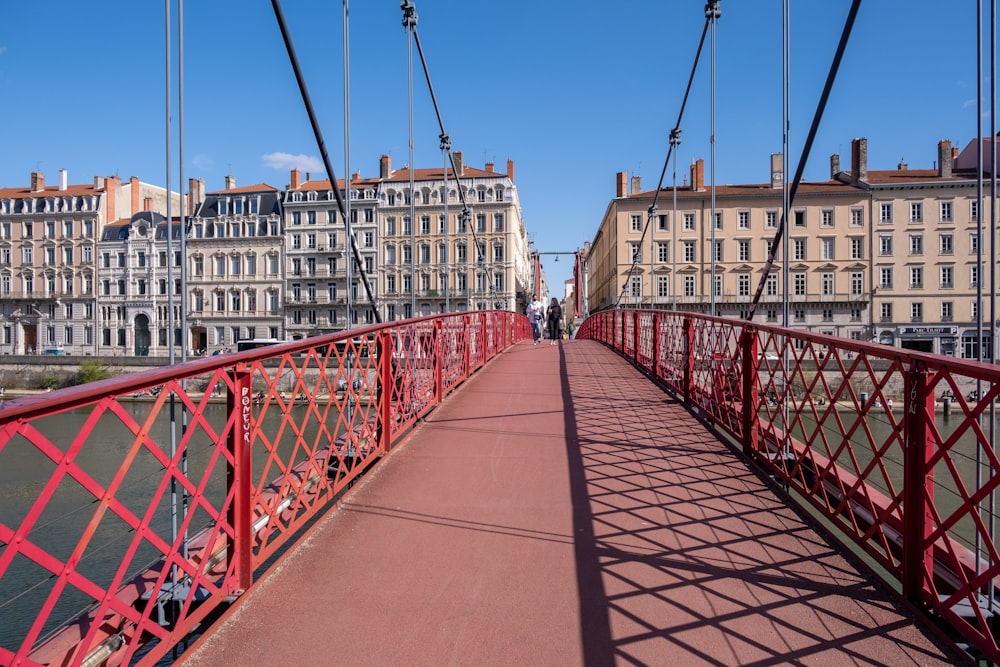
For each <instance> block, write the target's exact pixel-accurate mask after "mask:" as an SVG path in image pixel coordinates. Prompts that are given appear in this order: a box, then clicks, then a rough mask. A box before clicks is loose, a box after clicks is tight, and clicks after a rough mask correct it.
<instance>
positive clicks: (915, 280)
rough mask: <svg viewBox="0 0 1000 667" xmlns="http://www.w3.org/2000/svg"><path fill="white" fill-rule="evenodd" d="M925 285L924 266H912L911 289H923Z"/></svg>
mask: <svg viewBox="0 0 1000 667" xmlns="http://www.w3.org/2000/svg"><path fill="white" fill-rule="evenodd" d="M923 287H924V267H922V266H911V267H910V289H923Z"/></svg>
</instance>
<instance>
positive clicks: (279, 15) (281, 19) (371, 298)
mask: <svg viewBox="0 0 1000 667" xmlns="http://www.w3.org/2000/svg"><path fill="white" fill-rule="evenodd" d="M271 7H273V8H274V17H275V18H276V19H277V20H278V28H279V29H280V30H281V38H282V40H284V42H285V50H286V51H287V52H288V60H289V62H290V63H291V65H292V71H293V72H294V73H295V81H296V82H297V83H298V85H299V93H301V95H302V103H303V104H304V105H305V107H306V114H307V115H308V116H309V124H310V125H311V126H312V130H313V136H315V138H316V146H317V147H318V148H319V153H320V156H321V157H322V158H323V167H324V168H325V169H326V173H327V175H328V176H329V177H330V185H331V189H332V190H333V196H334V198H335V199H336V200H337V208H338V209H339V210H340V214H341V215H342V216H344V220H347V209H346V207H345V205H344V197H343V195H342V194H341V193H340V188H339V187H337V176H336V173H335V172H334V170H333V165H332V164H331V163H330V155H329V153H327V150H326V142H324V141H323V132H322V131H321V130H320V127H319V121H318V120H317V118H316V112H315V111H314V110H313V105H312V101H311V99H310V97H309V90H308V89H307V88H306V82H305V79H304V78H303V76H302V68H301V67H299V59H298V57H297V56H296V55H295V46H294V45H293V44H292V38H291V35H290V34H289V32H288V25H287V24H286V23H285V15H284V13H283V12H282V11H281V0H271ZM344 189H345V190H347V191H348V193H350V189H351V180H350V174H347V175H346V176H345V177H344ZM347 238H348V241H349V242H350V244H351V252H352V255H353V256H354V264H355V266H356V267H357V269H358V274H359V275H360V276H361V282H362V283H363V284H364V286H365V293H366V294H367V295H368V302H369V304H370V305H371V310H372V315H373V316H374V319H375V323H376V324H381V323H382V317H381V315H379V312H378V303H377V302H376V300H375V292H374V290H373V289H372V286H371V282H370V281H369V279H368V272H367V271H365V265H364V262H362V261H361V252H360V251H359V250H358V243H357V240H355V238H354V237H353V236H352V235H350V234H349V235H348V237H347ZM348 289H350V285H348Z"/></svg>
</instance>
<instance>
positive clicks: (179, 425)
mask: <svg viewBox="0 0 1000 667" xmlns="http://www.w3.org/2000/svg"><path fill="white" fill-rule="evenodd" d="M528 337H530V327H529V326H528V323H527V320H526V318H525V317H524V316H522V315H512V314H511V313H494V312H477V313H474V314H472V313H459V314H453V315H442V316H435V317H429V318H421V319H418V320H410V321H408V322H402V323H397V324H394V325H392V326H375V327H367V328H364V329H358V330H357V333H356V334H354V335H351V336H348V335H347V334H340V335H330V336H324V337H317V338H315V339H308V340H305V341H299V342H290V343H286V344H282V345H278V346H275V347H273V348H263V349H257V350H252V351H249V352H239V353H235V354H228V355H221V356H217V357H211V358H204V359H199V360H194V361H191V362H188V363H186V364H180V365H175V366H173V367H166V368H163V369H159V370H153V371H147V372H143V373H138V374H135V375H132V376H127V377H124V376H123V377H120V378H114V379H112V380H108V381H105V382H102V383H95V384H93V385H86V386H83V387H78V388H71V389H67V390H62V391H58V392H52V393H51V394H46V395H44V396H41V397H38V398H35V399H24V400H19V401H7V402H6V403H0V493H2V501H3V502H0V619H3V621H2V622H0V663H3V664H8V663H20V664H26V665H27V664H56V663H59V664H61V663H69V662H72V661H73V660H74V656H77V657H78V658H79V659H82V656H84V655H86V654H87V653H89V652H90V651H92V650H94V649H95V648H96V647H98V645H100V644H101V643H102V642H110V643H111V645H113V646H115V647H118V649H117V652H116V654H115V660H120V661H124V662H130V661H132V660H133V658H134V657H135V656H137V655H138V654H140V653H141V655H143V656H144V658H143V659H148V660H153V661H155V659H156V658H157V657H158V656H162V655H164V654H165V653H166V652H167V651H169V649H170V647H171V646H173V645H174V644H176V643H177V642H178V641H180V640H181V639H183V637H184V636H185V635H186V634H187V633H188V632H189V631H190V630H191V629H193V628H194V627H195V626H197V625H198V623H199V622H200V621H201V620H202V619H204V618H205V617H206V615H208V614H209V613H210V612H212V611H213V610H215V609H217V608H218V607H219V606H220V605H222V604H224V603H225V601H226V600H228V599H229V598H230V597H231V596H232V595H235V594H239V593H240V592H241V591H242V590H243V589H244V588H245V587H246V586H247V585H248V584H249V583H250V582H251V579H252V571H253V569H255V568H258V567H260V566H262V565H263V564H264V563H265V562H267V561H268V559H269V558H271V557H273V556H274V555H275V554H277V553H278V552H279V550H280V549H283V548H284V547H285V546H286V545H287V544H289V543H290V542H291V540H292V538H293V537H294V535H295V534H296V532H297V531H298V530H299V529H300V528H301V527H303V526H304V525H305V524H306V523H307V522H308V521H309V520H310V519H311V518H313V517H314V516H316V515H317V514H318V513H320V512H323V511H325V509H326V508H327V507H329V504H330V502H332V501H333V500H334V499H336V498H338V497H339V496H340V495H341V494H343V493H344V492H346V491H347V490H348V489H349V488H350V486H351V484H352V483H353V482H354V481H356V480H357V479H358V478H359V477H360V475H362V474H363V473H364V471H365V470H367V469H368V468H369V467H370V466H371V465H372V464H374V463H375V462H376V461H377V460H378V459H379V458H380V457H381V456H383V455H384V454H385V453H386V449H387V448H388V447H390V446H391V444H392V443H393V442H395V441H396V440H397V439H398V438H399V437H401V435H402V434H403V433H405V432H406V431H407V430H408V429H409V428H410V427H412V426H413V424H414V423H415V422H416V420H417V419H419V418H420V417H421V416H422V415H424V414H426V413H427V412H428V411H429V410H431V409H432V408H433V406H434V405H436V403H437V401H439V400H440V399H441V397H442V396H444V395H445V394H446V393H447V392H448V391H450V390H453V389H454V388H455V387H457V386H458V385H459V384H461V382H462V381H464V380H465V379H466V378H467V377H468V376H469V373H470V372H471V371H472V370H473V369H475V368H478V367H480V366H482V365H483V364H484V363H485V362H486V361H487V360H488V359H489V358H491V357H492V355H494V354H496V353H498V352H501V351H502V350H503V348H504V346H505V345H509V344H513V343H516V342H518V341H520V340H525V339H527V338H528ZM384 378H389V380H388V385H387V386H384V382H383V379H384ZM386 422H388V423H386ZM244 456H245V457H246V458H245V461H246V462H245V463H244V458H243V457H244ZM236 480H245V481H244V482H243V483H244V484H245V485H246V486H245V488H246V490H247V491H246V493H245V494H244V493H243V492H242V491H241V489H242V488H244V487H242V486H240V485H239V484H237V483H236ZM241 517H242V518H241ZM241 522H242V523H241ZM241 554H243V555H241ZM244 557H245V560H244ZM244 563H245V565H244ZM246 566H249V568H250V571H249V572H244V571H243V570H244V568H245V567H246ZM248 577H249V578H248Z"/></svg>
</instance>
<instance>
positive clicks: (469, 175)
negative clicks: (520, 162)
mask: <svg viewBox="0 0 1000 667" xmlns="http://www.w3.org/2000/svg"><path fill="white" fill-rule="evenodd" d="M454 156H455V169H454V170H452V169H451V168H449V169H448V170H447V173H445V170H444V168H443V167H441V168H430V169H415V170H414V171H413V195H412V199H411V191H410V170H409V169H408V168H405V167H404V168H403V169H396V170H394V169H393V168H392V162H391V159H390V158H389V156H382V158H381V162H380V174H379V193H378V201H379V209H378V215H379V220H380V232H381V235H380V238H379V251H380V256H379V263H378V276H379V284H380V286H381V290H380V300H381V307H382V308H383V315H384V318H385V319H386V320H390V321H391V320H398V319H405V318H408V317H414V316H421V315H430V314H434V313H443V312H454V311H464V310H484V309H493V308H499V309H505V310H518V311H520V310H523V309H524V307H525V306H526V305H527V299H529V298H530V296H531V295H530V294H528V292H529V291H530V289H531V264H530V255H529V251H528V240H527V234H526V233H525V229H524V220H523V218H522V216H521V205H520V200H519V198H518V195H517V188H516V187H515V185H514V163H513V161H511V160H508V161H507V171H506V173H501V172H498V171H496V169H495V166H494V164H493V163H491V162H488V163H486V165H485V166H484V168H483V169H477V168H473V167H469V166H467V165H465V164H464V163H463V158H462V153H460V152H456V153H455V154H454ZM459 188H461V193H462V194H464V198H465V202H466V204H467V205H468V211H467V215H463V205H462V198H461V196H460V194H459ZM445 193H447V195H446V194H445ZM411 202H412V205H411ZM446 204H447V217H446V215H445V210H446V209H445V206H446ZM411 215H412V219H411ZM411 220H412V221H411Z"/></svg>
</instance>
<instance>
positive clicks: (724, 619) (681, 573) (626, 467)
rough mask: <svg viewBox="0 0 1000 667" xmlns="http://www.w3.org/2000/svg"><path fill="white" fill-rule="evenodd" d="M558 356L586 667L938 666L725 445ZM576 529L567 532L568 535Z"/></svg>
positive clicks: (890, 607)
mask: <svg viewBox="0 0 1000 667" xmlns="http://www.w3.org/2000/svg"><path fill="white" fill-rule="evenodd" d="M569 363H570V365H569V366H568V368H567V372H568V373H569V374H571V375H572V376H573V381H572V383H570V385H569V387H571V388H572V391H571V392H570V395H569V396H568V398H569V401H570V402H571V405H572V412H573V414H574V418H573V421H574V429H573V433H574V436H575V437H574V438H573V439H574V442H570V443H568V445H569V447H570V450H569V454H570V457H571V459H572V458H573V457H574V456H575V457H578V458H579V459H580V464H579V466H577V472H576V474H577V475H580V476H582V477H583V478H584V481H583V482H582V483H580V484H575V485H574V486H575V488H576V490H575V492H574V494H575V496H576V498H575V500H574V505H575V506H580V505H581V504H582V505H583V506H589V507H590V508H591V509H590V512H591V516H590V522H591V527H590V529H589V530H590V532H592V533H593V534H592V537H591V538H590V539H591V540H592V546H591V548H590V549H588V550H586V553H584V554H580V553H579V552H578V561H583V562H578V568H579V569H580V571H581V572H584V573H587V572H590V573H591V575H590V576H589V577H587V576H586V575H581V576H583V577H585V578H586V579H585V580H584V579H581V581H580V582H579V584H580V585H579V587H580V590H581V591H588V592H593V590H594V589H595V588H597V587H600V588H601V589H603V590H602V595H603V602H602V603H600V604H596V607H595V608H592V609H591V611H589V612H588V611H587V604H586V603H584V604H583V605H582V606H583V608H584V613H583V619H582V622H583V624H584V628H583V632H582V638H583V641H584V651H585V653H586V656H585V663H586V664H610V662H614V663H622V664H662V663H663V662H664V660H669V659H677V660H685V659H687V660H690V659H692V657H694V658H696V659H699V660H700V661H703V662H704V663H705V664H716V665H723V664H736V663H739V664H760V665H766V664H787V663H789V662H795V661H798V660H805V661H814V660H817V659H818V660H831V661H843V659H844V658H845V656H846V657H847V658H850V657H851V656H852V655H853V656H854V659H855V660H856V661H857V662H859V663H865V664H868V663H873V664H879V663H880V662H881V663H883V664H892V663H893V662H897V661H899V660H900V659H913V660H914V661H915V664H947V663H942V662H941V658H940V656H941V653H940V652H937V653H934V654H932V652H931V651H930V650H929V649H928V646H927V645H926V644H921V643H920V642H919V641H916V640H914V639H913V635H911V634H908V633H907V632H906V631H904V628H907V627H908V626H910V624H911V621H910V620H909V619H910V612H909V611H908V610H906V609H904V608H903V605H902V604H900V603H896V602H894V601H893V598H892V596H891V595H889V594H887V593H886V591H877V590H876V588H875V586H874V585H873V584H872V582H871V581H869V580H866V579H865V578H864V577H862V576H861V575H859V574H858V572H857V570H856V569H853V568H852V567H850V566H848V565H847V563H846V561H845V560H844V558H843V556H842V555H841V553H840V552H839V551H838V550H837V549H836V548H835V547H833V546H832V545H831V544H829V543H827V542H826V541H824V540H823V539H822V538H821V537H819V536H818V534H817V533H816V532H815V531H814V530H813V529H812V528H811V527H810V526H809V525H808V523H807V522H806V521H805V520H803V518H802V517H801V516H799V515H798V514H797V513H796V512H795V511H794V510H793V509H791V508H790V506H789V505H787V504H785V503H784V502H783V501H782V500H781V499H780V498H778V497H777V495H776V494H775V493H774V492H772V490H771V489H770V488H768V487H767V486H766V485H765V484H763V483H762V481H761V479H760V476H759V472H755V471H753V470H751V469H749V468H746V467H743V468H742V472H739V471H740V470H741V465H740V463H739V461H738V460H737V459H736V457H735V456H734V455H733V453H731V452H730V451H728V450H726V449H725V448H720V447H719V444H718V442H716V441H714V440H712V439H708V440H706V438H705V432H704V430H703V427H702V425H701V424H700V423H698V422H697V421H694V420H691V419H690V418H689V417H688V412H687V410H686V408H685V407H684V406H683V405H682V404H681V403H679V402H678V401H675V400H672V399H670V398H669V397H668V396H666V395H664V396H663V399H659V398H656V399H652V400H650V399H648V398H643V397H637V396H636V395H635V394H634V393H632V392H630V390H629V389H630V387H633V386H634V385H633V384H632V383H629V382H628V380H627V379H625V378H623V377H622V376H623V370H626V372H627V373H631V372H632V371H631V369H623V368H622V366H620V365H619V364H614V363H613V364H607V365H602V366H595V365H593V364H588V365H587V367H586V368H578V367H574V366H573V365H572V362H569ZM569 387H568V388H569ZM616 387H621V389H620V391H619V395H617V396H614V393H615V391H616V389H615V388H616ZM568 388H567V390H568ZM609 393H610V394H612V396H613V398H612V400H611V403H610V405H609V404H608V401H607V399H606V395H607V394H609ZM594 396H602V398H601V399H595V398H593V397H594ZM594 401H600V402H599V403H596V404H595V403H593V402H594ZM671 413H676V418H669V417H667V418H664V417H663V415H670V414H671ZM651 414H656V415H657V418H656V419H651V418H650V415H651ZM609 415H614V417H613V418H610V419H609ZM734 470H735V471H737V472H738V474H736V475H734V474H733V473H734ZM586 533H587V531H586V530H584V529H582V528H581V527H580V526H577V527H576V529H575V531H574V534H575V535H577V539H578V540H580V539H581V535H585V534H586ZM750 536H753V537H750ZM588 558H589V559H591V560H593V561H595V562H592V563H589V564H588V563H587V562H586V559H588ZM858 601H861V602H862V603H863V608H864V613H863V615H861V616H858V606H857V603H858ZM592 606H594V605H593V604H592ZM803 606H804V608H805V613H807V614H808V615H809V616H810V619H809V622H808V623H804V622H802V621H803V619H802V618H801V615H802V614H803ZM588 619H590V622H588ZM814 621H815V622H814ZM602 625H603V626H606V627H604V628H602V627H601V626H602ZM817 627H819V628H824V630H821V631H817V630H816V628H817ZM862 650H864V651H865V653H864V654H862V653H861V651H862ZM872 651H876V652H877V654H872V653H871V652H872ZM948 653H949V651H948V650H945V651H944V654H945V655H947V654H948ZM904 655H905V656H907V657H906V658H902V656H904Z"/></svg>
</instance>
